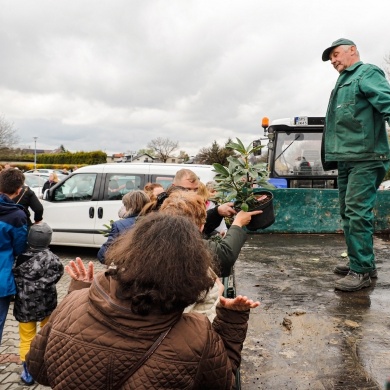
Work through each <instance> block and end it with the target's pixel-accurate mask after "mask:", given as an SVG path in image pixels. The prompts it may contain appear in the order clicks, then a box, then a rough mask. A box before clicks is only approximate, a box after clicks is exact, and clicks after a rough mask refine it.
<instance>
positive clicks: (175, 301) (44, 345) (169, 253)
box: [27, 213, 259, 390]
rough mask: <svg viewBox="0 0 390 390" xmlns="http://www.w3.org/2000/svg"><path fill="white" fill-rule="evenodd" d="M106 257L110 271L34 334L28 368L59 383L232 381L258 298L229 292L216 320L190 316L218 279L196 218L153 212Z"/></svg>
mask: <svg viewBox="0 0 390 390" xmlns="http://www.w3.org/2000/svg"><path fill="white" fill-rule="evenodd" d="M106 259H107V262H106V263H108V264H109V261H111V262H112V264H111V266H110V267H109V269H108V270H107V271H105V272H102V273H100V274H97V275H96V276H95V278H94V280H93V282H92V285H91V287H90V288H89V289H88V288H84V289H81V290H77V291H74V292H72V293H70V294H69V295H68V296H66V297H65V298H64V300H63V301H62V302H61V303H60V305H59V306H58V308H57V309H56V311H55V312H54V313H53V314H52V316H51V318H50V320H49V322H48V323H47V324H46V326H45V327H44V328H43V329H42V331H41V332H40V333H39V334H38V335H37V336H36V337H35V339H34V340H33V342H32V345H31V349H30V352H29V354H28V355H27V366H28V369H29V371H30V373H31V374H32V376H33V377H34V379H35V380H36V381H37V382H38V383H41V384H43V385H46V386H51V387H52V388H53V389H78V390H83V389H104V390H109V389H137V390H142V389H213V390H218V389H224V390H225V389H226V390H227V389H231V388H232V386H233V384H234V380H235V372H236V370H237V367H238V366H239V364H240V360H241V349H242V345H243V341H244V339H245V336H246V330H247V322H248V318H249V309H250V308H254V307H257V306H258V305H259V302H253V301H251V300H249V299H248V298H246V297H240V296H239V297H237V298H235V299H232V300H229V299H225V298H221V302H220V304H219V306H218V307H217V316H216V318H215V319H214V321H213V323H212V324H211V323H210V321H209V320H208V319H207V317H205V316H203V315H201V314H197V313H188V314H183V310H184V308H185V307H187V306H189V305H191V304H193V303H196V302H199V301H201V300H202V297H203V296H204V295H205V293H206V292H207V291H208V289H209V288H211V287H212V286H213V283H214V281H213V279H212V278H211V277H210V274H209V273H208V269H209V267H210V266H211V261H212V255H211V254H210V252H209V250H208V249H207V248H206V246H205V245H204V244H203V242H202V238H201V235H200V233H199V230H198V229H197V227H196V226H195V224H194V223H192V222H191V221H189V220H188V218H185V217H182V216H170V215H162V214H160V213H152V214H150V215H148V216H145V217H144V218H143V219H142V220H140V221H138V222H137V224H136V226H135V228H134V229H132V230H131V231H129V232H127V233H125V234H124V235H122V236H120V237H119V238H118V240H117V241H115V243H114V244H113V245H112V246H111V247H110V249H109V250H108V251H107V256H106ZM75 270H76V272H77V267H76V268H75ZM89 274H91V273H89ZM86 277H87V276H86ZM79 279H80V278H79ZM86 281H88V280H87V279H86ZM164 334H165V338H163V339H162V341H161V340H160V344H159V345H158V346H157V347H156V349H155V350H154V352H152V353H151V355H150V356H148V358H147V359H146V360H145V361H144V362H143V363H142V364H141V366H140V367H139V368H138V369H137V370H136V371H135V372H134V373H133V374H132V375H131V376H129V373H130V372H131V369H132V367H134V366H135V365H136V364H137V362H139V361H140V360H142V358H143V357H144V356H145V353H146V352H147V351H148V350H149V349H150V347H151V346H152V344H153V343H154V342H155V341H156V340H157V339H159V337H160V336H161V337H163V336H164Z"/></svg>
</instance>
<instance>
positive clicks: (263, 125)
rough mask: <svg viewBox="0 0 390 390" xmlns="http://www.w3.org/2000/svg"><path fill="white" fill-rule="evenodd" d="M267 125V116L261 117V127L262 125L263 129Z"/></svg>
mask: <svg viewBox="0 0 390 390" xmlns="http://www.w3.org/2000/svg"><path fill="white" fill-rule="evenodd" d="M268 126H269V118H267V117H266V116H265V117H264V118H263V119H262V121H261V127H263V128H264V129H265V128H266V127H268Z"/></svg>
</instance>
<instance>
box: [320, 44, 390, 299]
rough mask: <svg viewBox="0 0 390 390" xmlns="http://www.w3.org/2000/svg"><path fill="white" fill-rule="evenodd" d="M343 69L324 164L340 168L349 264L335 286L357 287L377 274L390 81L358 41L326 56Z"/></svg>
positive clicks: (332, 108)
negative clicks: (363, 56) (364, 56)
mask: <svg viewBox="0 0 390 390" xmlns="http://www.w3.org/2000/svg"><path fill="white" fill-rule="evenodd" d="M322 60H323V61H328V60H330V62H331V64H332V65H333V67H334V68H335V69H336V70H337V71H338V72H339V73H340V75H339V77H338V79H337V82H336V85H335V87H334V89H333V91H332V94H331V96H330V99H329V104H328V110H327V113H326V120H325V124H326V130H325V133H324V148H325V162H326V163H327V164H328V163H329V162H330V163H332V162H333V163H335V164H337V168H338V172H339V173H338V186H339V200H340V214H341V218H342V222H343V229H344V235H345V241H346V244H347V248H348V258H349V263H348V264H347V265H338V266H336V268H335V269H334V272H335V273H337V274H342V275H346V276H345V277H344V278H342V279H340V280H338V281H337V282H336V285H335V287H336V289H338V290H342V291H357V290H360V289H361V288H363V287H368V286H370V285H371V279H370V277H372V278H375V277H377V270H376V266H375V257H374V251H373V233H374V226H373V217H374V216H373V211H372V210H373V207H374V203H375V200H376V192H377V189H378V187H379V185H380V184H381V182H382V180H383V178H384V176H385V174H386V172H387V170H388V169H389V166H390V163H389V158H390V151H389V143H388V136H387V131H386V123H385V122H386V121H387V123H389V124H390V85H389V83H388V82H387V80H386V78H385V74H384V72H383V71H382V70H381V69H379V68H378V67H377V66H375V65H371V64H363V62H361V61H360V55H359V52H358V50H357V48H356V45H355V43H354V42H352V41H351V40H349V39H345V38H340V39H338V40H337V41H335V42H333V43H332V45H331V46H330V47H328V48H327V49H326V50H325V51H324V52H323V54H322Z"/></svg>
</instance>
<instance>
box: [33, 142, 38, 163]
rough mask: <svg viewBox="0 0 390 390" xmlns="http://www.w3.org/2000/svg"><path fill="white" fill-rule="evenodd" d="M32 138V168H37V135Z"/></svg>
mask: <svg viewBox="0 0 390 390" xmlns="http://www.w3.org/2000/svg"><path fill="white" fill-rule="evenodd" d="M33 138H34V170H36V169H37V139H38V137H33Z"/></svg>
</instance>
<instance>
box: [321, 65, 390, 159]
mask: <svg viewBox="0 0 390 390" xmlns="http://www.w3.org/2000/svg"><path fill="white" fill-rule="evenodd" d="M386 121H387V122H388V123H390V85H389V83H388V81H387V80H386V78H385V74H384V73H383V71H382V70H381V69H380V68H378V67H377V66H375V65H371V64H363V63H362V62H360V61H359V62H357V63H355V64H353V65H352V66H350V67H349V68H347V69H345V70H344V71H343V72H342V73H341V74H340V76H339V78H338V79H337V82H336V86H335V88H334V89H333V91H332V94H331V96H330V100H329V105H328V110H327V113H326V119H325V122H326V130H325V134H324V141H325V142H324V146H325V161H369V160H384V161H385V160H388V159H389V158H390V151H389V142H388V136H387V131H386V124H385V122H386Z"/></svg>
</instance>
